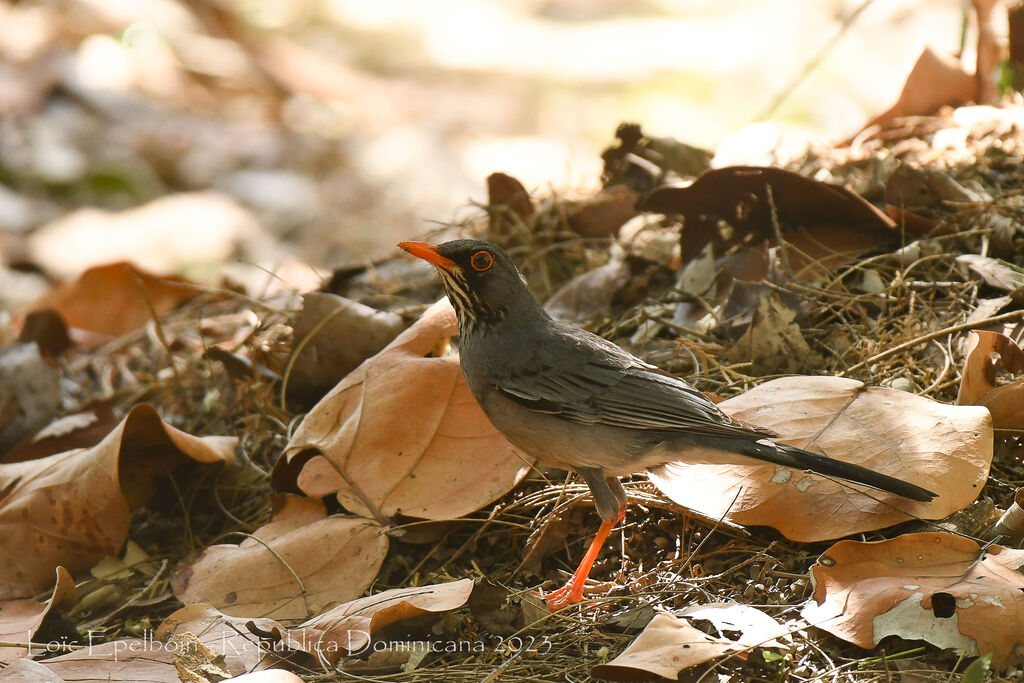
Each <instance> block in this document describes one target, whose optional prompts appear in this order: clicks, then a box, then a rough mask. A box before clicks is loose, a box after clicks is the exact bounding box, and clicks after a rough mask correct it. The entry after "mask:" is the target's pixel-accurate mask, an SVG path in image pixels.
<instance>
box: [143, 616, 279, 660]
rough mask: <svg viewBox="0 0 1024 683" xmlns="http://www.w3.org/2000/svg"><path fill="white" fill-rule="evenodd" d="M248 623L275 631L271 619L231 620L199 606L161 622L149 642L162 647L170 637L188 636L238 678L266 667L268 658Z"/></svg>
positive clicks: (242, 618) (232, 618)
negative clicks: (207, 650) (192, 637)
mask: <svg viewBox="0 0 1024 683" xmlns="http://www.w3.org/2000/svg"><path fill="white" fill-rule="evenodd" d="M249 623H252V624H253V625H255V626H256V627H257V628H260V629H265V630H270V629H272V628H275V627H279V626H278V624H277V622H275V621H274V620H273V619H266V618H252V617H232V616H230V615H228V614H225V613H224V612H221V611H220V610H218V609H217V608H215V607H214V606H213V605H208V604H202V603H200V604H197V605H189V606H187V607H182V608H181V609H179V610H178V611H176V612H175V613H174V614H172V615H171V616H169V617H167V618H166V619H164V622H163V623H162V624H160V628H158V629H157V630H156V633H154V634H153V640H154V642H157V643H163V644H166V643H167V642H169V641H170V639H171V636H173V635H176V634H178V635H184V634H185V633H192V634H194V635H195V636H196V637H198V638H199V640H200V641H201V642H202V643H203V644H204V645H205V646H206V647H207V648H209V649H210V650H211V651H213V653H214V654H215V655H217V656H218V657H222V658H223V660H222V661H223V666H224V668H226V669H227V670H228V671H229V672H230V673H231V675H232V676H239V675H241V674H244V673H245V672H246V671H252V670H253V669H255V668H256V665H257V664H260V663H267V657H268V654H270V653H268V651H267V649H266V648H265V647H264V646H263V644H262V643H261V642H260V639H259V638H258V637H257V636H255V635H253V634H252V633H250V631H249V629H248V627H247V624H249Z"/></svg>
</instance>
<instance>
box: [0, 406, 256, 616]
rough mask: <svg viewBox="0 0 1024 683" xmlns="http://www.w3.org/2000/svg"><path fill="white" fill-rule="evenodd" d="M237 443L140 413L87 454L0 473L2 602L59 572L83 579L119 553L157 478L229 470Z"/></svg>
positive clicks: (144, 409) (143, 409)
mask: <svg viewBox="0 0 1024 683" xmlns="http://www.w3.org/2000/svg"><path fill="white" fill-rule="evenodd" d="M236 441H237V440H236V439H235V438H234V437H221V436H207V437H202V438H200V437H195V436H191V435H189V434H186V433H185V432H182V431H179V430H178V429H175V428H174V427H171V426H170V425H168V424H165V423H164V422H163V421H162V420H161V419H160V416H159V415H157V412H156V410H155V409H154V408H153V407H152V406H149V405H138V406H135V407H134V408H133V409H132V410H131V412H129V413H128V415H127V416H125V418H124V420H122V421H121V423H120V424H119V425H118V426H117V427H115V428H114V429H113V430H112V431H111V432H110V433H109V434H108V435H107V436H106V437H105V438H104V439H103V440H102V441H100V442H99V443H98V444H96V445H95V446H93V447H92V448H88V449H79V450H74V451H68V452H65V453H58V454H56V455H51V456H49V457H46V458H41V459H38V460H31V461H28V462H19V463H11V464H3V465H0V491H3V492H4V496H3V498H2V499H0V537H2V538H3V539H4V543H3V544H0V599H7V598H15V597H23V596H27V595H32V594H35V593H38V592H39V591H41V590H43V589H45V588H46V587H47V586H48V585H49V581H50V580H49V576H51V572H53V570H54V568H55V567H57V566H58V565H62V566H64V567H67V568H68V570H69V571H71V572H79V571H84V570H86V569H89V568H90V567H92V566H93V565H95V564H96V563H97V562H99V561H100V560H101V559H103V558H104V557H106V556H107V555H110V554H113V553H116V552H117V551H118V550H119V549H120V548H121V545H122V544H123V543H124V539H125V536H126V535H127V534H128V522H129V512H130V510H131V509H132V508H134V507H139V506H141V505H143V504H144V503H145V502H146V501H147V500H148V499H149V497H150V495H152V493H153V490H154V486H155V484H154V480H155V477H156V475H158V474H161V473H164V472H168V471H170V470H171V469H173V468H174V467H175V466H177V465H178V464H180V463H181V462H183V461H185V460H186V459H188V458H190V459H192V460H195V461H197V462H203V463H212V462H228V463H230V462H233V460H234V449H235V443H236Z"/></svg>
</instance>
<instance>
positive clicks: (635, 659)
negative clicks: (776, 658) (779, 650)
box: [590, 603, 788, 681]
mask: <svg viewBox="0 0 1024 683" xmlns="http://www.w3.org/2000/svg"><path fill="white" fill-rule="evenodd" d="M681 615H687V616H689V618H690V619H707V620H709V621H711V622H712V623H714V624H715V626H716V627H717V628H718V629H719V630H729V631H739V632H740V633H741V635H740V638H739V640H736V641H733V640H729V639H728V638H722V637H718V638H716V637H714V636H710V635H708V634H707V633H704V632H703V631H701V630H699V629H696V628H694V627H693V626H691V625H690V624H689V622H688V621H687V620H686V619H683V618H680V617H677V616H674V615H672V614H666V613H661V614H656V615H655V616H654V618H653V619H651V622H650V623H649V624H647V627H646V628H645V629H644V630H643V632H642V633H641V634H640V635H639V636H637V638H636V640H634V641H633V642H632V643H630V644H629V646H628V647H627V648H626V649H625V650H624V651H623V652H622V654H620V655H619V656H618V657H616V658H615V659H613V660H611V661H610V662H608V663H607V664H599V665H597V666H595V667H594V668H593V669H591V670H590V675H591V676H593V677H595V678H603V679H607V680H612V681H636V680H646V679H648V678H650V676H651V675H652V674H653V675H656V676H663V677H665V678H671V679H672V680H675V679H676V678H677V677H678V676H679V672H680V671H682V670H683V669H686V668H688V667H691V666H697V665H698V664H703V663H704V662H709V661H711V660H712V659H715V658H716V657H721V656H723V655H729V654H733V653H736V652H743V651H744V650H748V649H750V648H751V647H784V646H783V645H782V644H780V643H779V642H778V641H777V640H776V639H777V638H780V637H784V636H786V635H787V634H788V630H787V629H786V628H785V627H784V626H782V625H781V624H779V623H778V622H777V621H775V620H774V619H773V618H771V617H770V616H768V615H767V614H765V613H764V612H762V611H760V610H758V609H757V608H755V607H750V606H749V605H737V604H726V603H720V604H712V605H702V606H697V607H694V608H691V609H689V610H687V611H686V612H683V613H681Z"/></svg>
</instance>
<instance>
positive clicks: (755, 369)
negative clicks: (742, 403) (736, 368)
mask: <svg viewBox="0 0 1024 683" xmlns="http://www.w3.org/2000/svg"><path fill="white" fill-rule="evenodd" d="M726 358H727V359H729V360H730V361H732V362H734V363H735V362H744V361H749V362H750V364H751V370H750V371H751V373H752V374H754V375H769V374H772V375H774V374H789V373H792V372H795V371H797V370H798V369H800V368H803V369H805V370H807V369H813V368H816V367H820V366H821V363H822V359H821V356H820V355H818V354H817V353H815V352H814V351H812V350H811V347H810V346H808V345H807V340H806V339H804V335H803V333H802V332H801V330H800V325H799V324H797V322H796V313H795V312H794V311H793V310H792V309H791V308H789V307H788V306H786V305H785V304H784V303H782V300H781V299H779V297H778V296H776V295H775V294H769V295H768V296H765V297H762V298H761V299H759V300H758V302H757V309H756V310H755V311H754V317H753V320H751V322H750V327H749V328H748V329H747V331H746V333H744V335H743V336H742V337H741V338H740V339H739V341H737V342H736V343H735V344H734V345H733V347H732V348H731V349H729V352H728V353H727V354H726Z"/></svg>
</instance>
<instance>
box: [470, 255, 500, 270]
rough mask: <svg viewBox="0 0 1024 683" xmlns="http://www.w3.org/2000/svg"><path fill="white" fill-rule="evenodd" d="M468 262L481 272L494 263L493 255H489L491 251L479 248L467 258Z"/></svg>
mask: <svg viewBox="0 0 1024 683" xmlns="http://www.w3.org/2000/svg"><path fill="white" fill-rule="evenodd" d="M469 263H470V265H472V266H473V268H474V269H475V270H479V271H480V272H483V271H485V270H488V269H490V267H491V266H493V265H494V257H493V256H491V252H489V251H484V250H480V251H478V252H476V253H475V254H473V258H471V259H470V260H469Z"/></svg>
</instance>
